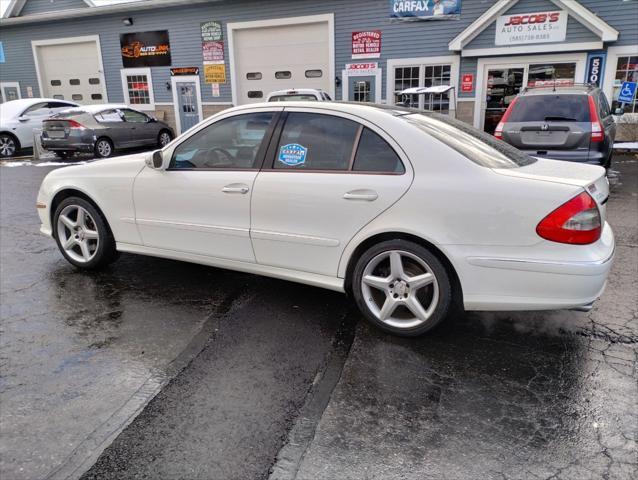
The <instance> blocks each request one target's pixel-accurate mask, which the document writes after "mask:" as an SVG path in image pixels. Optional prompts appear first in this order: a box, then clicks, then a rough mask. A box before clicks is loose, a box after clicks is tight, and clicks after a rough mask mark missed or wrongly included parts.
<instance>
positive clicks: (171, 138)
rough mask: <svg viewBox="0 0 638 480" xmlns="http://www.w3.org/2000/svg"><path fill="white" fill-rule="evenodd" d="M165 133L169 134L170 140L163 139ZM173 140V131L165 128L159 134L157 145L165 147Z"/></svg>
mask: <svg viewBox="0 0 638 480" xmlns="http://www.w3.org/2000/svg"><path fill="white" fill-rule="evenodd" d="M164 134H166V135H168V138H169V140H168V142H163V141H162V136H163V135H164ZM171 140H173V135H171V132H169V131H168V130H166V129H164V130H162V131H160V132H159V133H158V134H157V147H158V148H164V147H165V146H166V145H167V144H168V143H169V142H170V141H171Z"/></svg>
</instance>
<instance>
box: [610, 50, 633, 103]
mask: <svg viewBox="0 0 638 480" xmlns="http://www.w3.org/2000/svg"><path fill="white" fill-rule="evenodd" d="M623 82H638V56H626V57H618V61H617V63H616V75H615V77H614V86H613V90H612V99H613V102H612V106H611V108H612V111H614V110H616V109H617V108H621V105H620V103H619V102H618V100H616V99H617V98H618V94H619V93H620V87H621V86H622V83H623ZM637 104H638V100H637V99H636V95H634V100H633V101H632V102H629V103H625V108H624V110H625V113H638V106H637Z"/></svg>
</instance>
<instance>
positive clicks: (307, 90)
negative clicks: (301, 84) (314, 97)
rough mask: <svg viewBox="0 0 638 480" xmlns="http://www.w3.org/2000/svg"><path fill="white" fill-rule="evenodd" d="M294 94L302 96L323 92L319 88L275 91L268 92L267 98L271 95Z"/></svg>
mask: <svg viewBox="0 0 638 480" xmlns="http://www.w3.org/2000/svg"><path fill="white" fill-rule="evenodd" d="M292 92H294V94H299V93H301V94H304V93H323V90H321V89H319V88H286V89H285V90H275V91H274V92H270V93H269V94H268V96H269V97H270V96H271V95H286V94H290V93H292Z"/></svg>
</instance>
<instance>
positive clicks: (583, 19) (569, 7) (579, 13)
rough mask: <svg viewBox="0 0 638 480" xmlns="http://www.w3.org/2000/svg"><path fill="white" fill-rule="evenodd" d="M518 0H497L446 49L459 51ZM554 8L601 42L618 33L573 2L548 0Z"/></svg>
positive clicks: (615, 38)
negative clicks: (565, 14) (597, 37)
mask: <svg viewBox="0 0 638 480" xmlns="http://www.w3.org/2000/svg"><path fill="white" fill-rule="evenodd" d="M519 1H520V0H499V1H498V2H496V3H495V4H494V5H492V6H491V7H490V8H489V9H488V10H487V11H486V12H485V13H484V14H483V15H481V16H480V17H479V18H477V19H476V20H475V21H474V22H472V23H471V24H470V25H469V26H468V27H467V28H466V29H465V30H463V31H462V32H461V33H459V34H458V35H457V36H456V37H454V39H452V41H451V42H450V43H448V47H449V49H450V50H452V51H461V50H463V49H464V48H465V46H466V45H467V44H468V43H470V42H471V41H472V40H474V38H476V37H477V36H478V35H479V34H480V33H481V32H482V31H484V30H485V29H486V28H487V27H488V26H489V25H490V24H491V23H492V22H493V21H495V20H496V17H498V16H499V15H501V14H502V13H504V12H505V11H507V10H509V9H510V8H512V7H513V6H514V5H516V4H517V3H518V2H519ZM549 1H550V2H552V3H553V4H554V5H556V7H558V8H559V9H561V10H564V11H566V12H567V14H568V15H571V16H572V17H573V18H575V19H576V20H577V21H578V22H579V23H580V24H581V25H583V26H584V27H585V28H587V29H589V30H590V31H592V32H593V33H595V34H596V35H598V36H599V37H600V39H601V41H602V42H615V41H616V40H618V36H619V32H618V30H616V29H615V28H613V27H612V26H611V25H609V24H608V23H607V22H605V21H604V20H603V19H602V18H600V17H599V16H598V15H596V14H595V13H593V12H592V11H591V10H589V9H588V8H586V7H584V6H583V5H581V4H580V3H578V2H575V1H573V0H571V1H570V0H549Z"/></svg>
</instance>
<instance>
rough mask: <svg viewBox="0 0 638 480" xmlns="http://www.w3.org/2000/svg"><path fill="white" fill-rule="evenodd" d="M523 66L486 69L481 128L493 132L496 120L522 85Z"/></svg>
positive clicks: (498, 120)
mask: <svg viewBox="0 0 638 480" xmlns="http://www.w3.org/2000/svg"><path fill="white" fill-rule="evenodd" d="M524 73H525V68H524V67H516V68H491V69H489V70H488V71H487V89H486V92H485V121H484V123H483V130H485V131H486V132H488V133H491V134H493V133H494V130H496V126H497V125H498V122H500V121H501V117H502V116H503V114H504V113H505V110H507V107H508V106H509V104H510V102H511V101H512V100H514V98H515V97H516V95H518V94H519V93H520V91H521V88H522V87H523V75H524Z"/></svg>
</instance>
